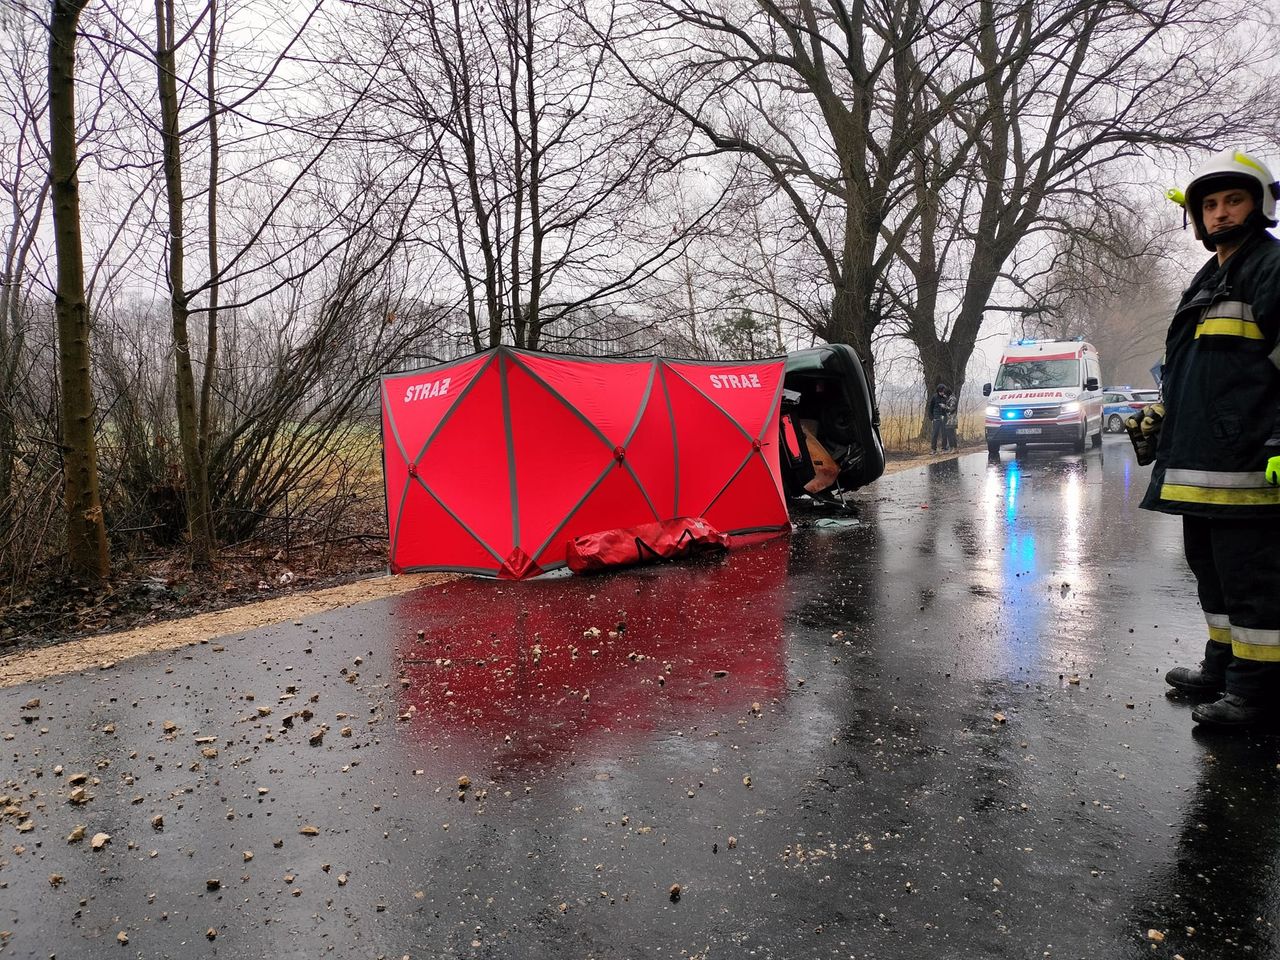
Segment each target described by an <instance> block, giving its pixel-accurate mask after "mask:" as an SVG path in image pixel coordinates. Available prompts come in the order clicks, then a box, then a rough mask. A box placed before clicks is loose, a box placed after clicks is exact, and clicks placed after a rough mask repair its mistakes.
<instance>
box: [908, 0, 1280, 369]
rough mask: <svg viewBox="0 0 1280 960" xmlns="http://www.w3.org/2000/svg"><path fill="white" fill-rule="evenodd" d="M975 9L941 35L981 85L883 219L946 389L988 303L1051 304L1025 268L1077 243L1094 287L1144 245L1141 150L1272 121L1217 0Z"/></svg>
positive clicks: (1028, 312) (1208, 140) (919, 150)
mask: <svg viewBox="0 0 1280 960" xmlns="http://www.w3.org/2000/svg"><path fill="white" fill-rule="evenodd" d="M973 10H974V17H973V18H972V19H970V18H961V19H958V20H957V21H955V22H954V23H953V24H951V25H950V26H949V28H948V32H949V34H950V36H951V42H953V43H954V44H955V45H956V47H957V48H959V49H966V48H967V49H968V50H970V51H971V54H972V57H973V60H974V61H975V62H976V63H977V64H979V65H980V67H981V74H982V76H983V77H984V82H983V84H982V85H980V86H978V87H975V88H974V89H973V90H972V91H971V92H970V93H969V94H968V95H966V96H965V97H964V98H962V99H960V100H959V101H954V102H953V103H952V109H951V110H949V111H948V113H947V114H946V116H945V118H942V119H943V122H940V123H938V124H936V125H935V126H934V127H933V128H932V129H931V131H930V132H929V135H928V136H927V137H925V138H924V139H923V141H922V142H921V143H920V144H918V145H917V146H916V148H915V150H914V152H913V157H912V167H911V175H910V177H909V178H908V180H907V181H906V183H905V185H904V188H903V189H904V191H906V192H907V193H908V194H909V195H910V196H911V204H910V206H905V207H904V208H903V210H902V211H901V217H900V219H899V221H898V223H896V224H895V225H894V228H893V229H892V230H891V231H886V237H887V239H886V244H887V246H888V247H889V248H890V249H893V250H896V251H897V257H896V260H897V264H896V265H895V270H892V271H890V272H889V273H888V274H886V276H885V288H886V291H887V293H888V294H889V296H890V298H891V301H892V303H893V306H894V310H895V312H896V313H897V315H898V316H899V317H900V318H901V321H902V327H901V329H902V331H903V333H904V335H905V336H906V337H907V338H908V339H909V340H910V341H911V342H912V343H913V344H914V345H915V346H916V348H917V349H918V351H919V353H920V357H921V362H922V367H923V375H924V380H925V384H926V386H930V385H932V384H933V383H936V382H939V381H942V382H946V383H949V384H951V385H953V386H954V387H955V388H956V389H959V387H960V386H961V385H962V384H963V382H964V378H965V370H966V367H967V365H968V362H969V359H970V357H971V356H972V353H973V349H974V345H975V343H976V340H977V337H978V333H979V330H980V329H981V327H982V324H983V321H984V316H985V315H987V314H990V313H992V312H999V311H1007V312H1013V313H1014V314H1015V315H1018V316H1023V317H1028V318H1032V319H1034V318H1035V317H1036V316H1038V315H1041V314H1044V313H1047V312H1048V311H1049V309H1050V307H1051V304H1049V303H1046V302H1044V301H1043V300H1042V299H1040V296H1042V295H1043V294H1044V293H1045V287H1044V285H1043V284H1039V285H1037V283H1036V281H1037V278H1038V277H1040V276H1042V275H1046V274H1051V273H1054V272H1055V269H1056V267H1055V264H1056V260H1057V257H1055V253H1057V254H1059V255H1061V254H1062V253H1063V252H1064V251H1066V250H1068V249H1070V250H1072V251H1074V256H1075V260H1076V267H1077V269H1080V267H1081V262H1080V258H1081V256H1083V255H1085V254H1089V253H1095V254H1097V256H1096V257H1095V258H1094V260H1093V264H1094V266H1093V274H1094V276H1095V278H1096V281H1097V285H1098V286H1104V285H1105V282H1106V279H1107V278H1106V277H1105V276H1104V275H1103V274H1104V273H1105V272H1106V271H1108V270H1114V269H1117V268H1119V267H1120V266H1121V260H1122V258H1123V256H1125V255H1136V254H1138V253H1140V252H1141V248H1142V247H1143V246H1144V243H1143V241H1142V239H1141V238H1139V237H1137V236H1136V235H1135V234H1134V232H1133V230H1132V225H1133V224H1134V223H1140V222H1141V221H1142V217H1141V214H1142V212H1143V211H1142V207H1143V205H1144V204H1150V203H1158V204H1160V205H1161V206H1162V207H1163V206H1164V201H1163V200H1161V199H1159V193H1160V191H1158V190H1155V189H1151V188H1150V187H1149V186H1147V187H1144V186H1143V185H1142V184H1141V183H1140V182H1139V178H1140V177H1141V176H1142V173H1141V172H1140V171H1142V170H1143V168H1145V167H1146V166H1147V161H1146V157H1148V156H1149V155H1152V154H1157V153H1168V152H1178V153H1186V152H1190V151H1193V150H1196V149H1200V148H1206V147H1208V146H1209V145H1211V144H1214V143H1217V142H1219V141H1221V140H1222V139H1223V138H1225V137H1229V136H1244V137H1246V138H1247V137H1249V136H1251V135H1256V134H1257V133H1258V132H1259V131H1260V130H1261V129H1262V128H1264V127H1265V126H1266V125H1267V124H1272V123H1273V122H1274V121H1273V118H1270V117H1263V116H1260V115H1259V114H1258V112H1257V111H1256V110H1254V109H1253V108H1252V107H1251V106H1250V104H1251V102H1252V99H1253V97H1256V96H1258V95H1260V94H1262V93H1263V92H1264V91H1266V90H1268V89H1271V88H1272V86H1273V85H1274V84H1273V83H1269V81H1267V80H1266V78H1258V77H1257V76H1256V75H1255V74H1254V73H1253V72H1252V71H1251V69H1250V65H1251V64H1252V63H1255V62H1257V59H1258V58H1257V53H1258V49H1257V41H1256V40H1250V39H1249V38H1248V37H1247V36H1245V35H1244V33H1243V31H1240V32H1238V33H1232V28H1233V26H1238V24H1237V19H1238V14H1237V12H1235V11H1229V10H1227V9H1225V8H1224V7H1223V6H1222V5H1220V4H1218V3H1217V2H1214V0H1178V2H1173V3H1170V2H1165V0H1138V2H1133V0H1121V2H1093V3H1089V4H1087V5H1085V6H1084V7H1083V8H1081V7H1080V6H1079V5H1078V4H1076V3H1074V0H1041V2H1036V3H1023V4H1019V5H1017V6H1015V7H1012V8H1003V7H1001V6H998V5H997V4H995V3H993V2H992V0H980V2H979V3H978V4H976V5H975V7H974V8H973ZM1207 24H1212V25H1214V26H1213V28H1209V27H1207V26H1206V25H1207ZM1063 26H1066V27H1067V28H1066V29H1055V30H1052V31H1051V30H1050V29H1048V28H1049V27H1055V28H1062V27H1063ZM1227 34H1230V35H1231V36H1232V37H1233V38H1234V42H1232V43H1230V44H1228V43H1224V42H1223V40H1222V37H1223V36H1224V35H1227ZM1033 40H1034V42H1032V41H1033ZM917 88H918V89H919V90H920V97H921V98H922V99H927V100H928V101H930V102H931V103H932V102H941V100H942V99H943V98H944V97H945V96H946V94H947V92H948V91H946V90H939V89H937V88H936V84H935V83H934V82H932V81H931V79H930V78H928V77H923V76H922V77H920V78H919V82H918V84H917ZM1054 238H1060V239H1061V240H1062V241H1063V242H1060V243H1054V242H1053V240H1054ZM1058 275H1059V277H1060V278H1061V276H1062V275H1061V274H1060V273H1059V274H1058ZM1037 294H1039V295H1037Z"/></svg>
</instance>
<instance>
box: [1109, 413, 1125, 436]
mask: <svg viewBox="0 0 1280 960" xmlns="http://www.w3.org/2000/svg"><path fill="white" fill-rule="evenodd" d="M1123 429H1124V421H1123V420H1121V419H1120V414H1118V413H1113V414H1112V415H1111V416H1109V417H1108V418H1107V432H1108V433H1119V432H1120V431H1121V430H1123Z"/></svg>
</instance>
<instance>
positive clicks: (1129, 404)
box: [1102, 386, 1160, 433]
mask: <svg viewBox="0 0 1280 960" xmlns="http://www.w3.org/2000/svg"><path fill="white" fill-rule="evenodd" d="M1159 400H1160V391H1159V390H1135V389H1133V387H1127V386H1126V387H1105V388H1104V389H1103V391H1102V428H1103V429H1104V430H1106V431H1107V432H1108V433H1123V432H1124V421H1125V418H1126V417H1129V416H1130V415H1132V414H1133V412H1134V411H1135V410H1141V409H1142V408H1143V407H1147V406H1150V405H1151V404H1153V403H1158V402H1159Z"/></svg>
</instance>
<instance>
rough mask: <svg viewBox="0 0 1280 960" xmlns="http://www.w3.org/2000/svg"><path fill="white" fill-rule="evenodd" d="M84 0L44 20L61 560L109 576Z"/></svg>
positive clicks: (68, 2) (57, 3)
mask: <svg viewBox="0 0 1280 960" xmlns="http://www.w3.org/2000/svg"><path fill="white" fill-rule="evenodd" d="M87 3H88V0H54V2H53V7H52V10H51V12H50V20H49V180H50V183H51V190H52V197H53V228H54V244H55V247H56V249H57V256H58V285H57V296H56V299H55V302H54V310H55V314H56V317H57V328H58V361H59V362H58V369H59V383H60V386H61V390H62V405H61V420H60V426H61V430H62V444H63V474H64V483H65V501H66V510H67V560H68V563H69V565H70V567H71V569H72V571H73V572H75V573H76V574H79V575H81V576H87V577H92V578H97V579H103V578H106V577H107V576H109V575H110V572H111V561H110V557H109V555H108V553H107V528H106V523H105V521H104V519H103V514H102V503H101V501H100V499H99V497H98V455H97V441H96V439H95V437H94V428H93V424H94V400H93V381H92V373H91V368H92V351H91V349H90V344H89V334H90V330H89V316H88V308H87V306H86V304H85V297H84V258H83V254H82V250H81V243H80V195H79V177H78V175H77V170H76V167H77V160H76V101H75V86H76V80H75V44H76V24H77V22H78V21H79V19H80V13H81V11H83V10H84V8H85V5H86V4H87Z"/></svg>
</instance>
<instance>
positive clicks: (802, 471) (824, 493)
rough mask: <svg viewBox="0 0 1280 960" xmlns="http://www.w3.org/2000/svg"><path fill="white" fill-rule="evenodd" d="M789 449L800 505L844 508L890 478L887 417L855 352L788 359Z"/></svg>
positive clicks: (818, 350)
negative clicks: (884, 430)
mask: <svg viewBox="0 0 1280 960" xmlns="http://www.w3.org/2000/svg"><path fill="white" fill-rule="evenodd" d="M784 371H785V372H784V376H783V391H782V411H781V419H780V428H781V433H782V439H781V442H780V443H779V445H778V449H779V460H780V467H781V470H782V480H783V485H784V487H785V488H786V493H787V497H788V499H789V500H791V501H793V502H795V501H799V502H806V501H807V502H810V503H815V504H822V503H844V502H845V501H846V495H847V494H848V493H850V492H852V491H854V490H857V489H858V488H859V487H864V486H866V485H867V484H868V483H871V482H872V481H873V480H875V479H877V478H878V477H879V476H880V475H881V474H883V473H884V447H883V445H882V444H881V441H880V411H879V410H878V409H877V407H876V404H875V400H874V399H873V398H872V396H871V389H870V386H869V385H868V383H867V375H866V371H865V370H864V369H863V366H862V361H861V359H860V358H859V357H858V354H857V353H856V352H855V351H854V349H853V348H852V347H850V346H848V345H847V344H843V343H832V344H824V345H823V346H819V347H811V348H809V349H807V350H797V351H795V352H793V353H789V354H787V356H786V363H785V365H784Z"/></svg>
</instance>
